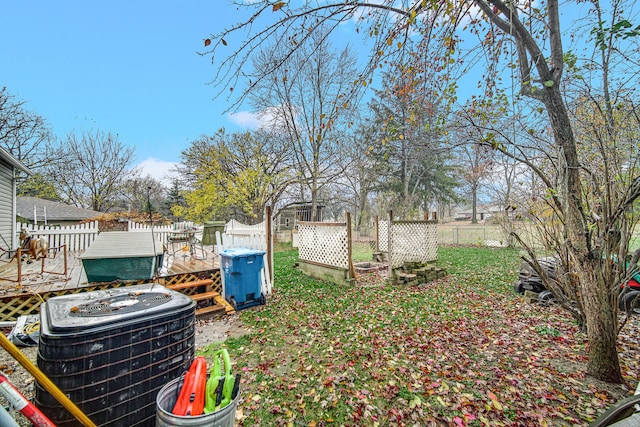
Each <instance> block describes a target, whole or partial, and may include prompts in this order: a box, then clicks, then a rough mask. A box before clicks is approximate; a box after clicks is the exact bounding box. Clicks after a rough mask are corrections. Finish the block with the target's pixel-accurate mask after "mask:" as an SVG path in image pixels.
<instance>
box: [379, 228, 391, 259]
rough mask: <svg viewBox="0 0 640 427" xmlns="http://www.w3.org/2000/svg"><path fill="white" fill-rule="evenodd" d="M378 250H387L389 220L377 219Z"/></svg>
mask: <svg viewBox="0 0 640 427" xmlns="http://www.w3.org/2000/svg"><path fill="white" fill-rule="evenodd" d="M378 250H379V251H380V252H389V221H378Z"/></svg>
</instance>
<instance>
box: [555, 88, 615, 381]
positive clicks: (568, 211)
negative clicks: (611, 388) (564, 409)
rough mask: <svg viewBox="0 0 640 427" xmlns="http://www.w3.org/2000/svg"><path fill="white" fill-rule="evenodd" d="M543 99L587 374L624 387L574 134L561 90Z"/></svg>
mask: <svg viewBox="0 0 640 427" xmlns="http://www.w3.org/2000/svg"><path fill="white" fill-rule="evenodd" d="M543 99H544V103H545V106H546V110H547V113H548V115H549V119H550V121H551V127H552V130H553V134H554V139H555V142H556V144H557V145H558V147H559V149H560V156H559V157H560V158H559V159H558V160H559V175H560V176H559V178H560V188H559V192H560V201H561V203H562V211H563V213H564V224H565V226H564V232H565V238H566V240H565V245H567V248H566V252H568V253H569V254H570V256H571V257H572V258H573V260H574V262H572V263H570V265H572V266H574V268H575V270H578V269H579V271H570V272H567V274H575V277H573V278H569V280H572V281H573V282H574V283H575V282H577V283H575V285H576V286H577V287H578V290H579V292H578V295H579V298H580V300H581V303H582V307H583V309H584V313H585V318H586V326H587V339H588V343H589V350H588V351H589V361H588V364H587V372H588V374H589V375H591V376H593V377H595V378H597V379H599V380H602V381H607V382H613V383H621V382H622V375H621V373H620V361H619V359H618V352H617V347H616V342H617V330H616V329H617V328H616V319H615V317H614V310H613V308H612V307H611V305H612V301H611V299H610V298H609V292H610V289H609V288H610V284H608V283H603V282H604V280H598V277H597V274H595V272H596V269H597V268H599V266H600V260H598V259H595V258H594V254H593V253H592V252H591V251H590V248H589V245H588V241H587V234H586V224H585V222H584V218H583V216H582V213H581V210H582V197H581V195H582V189H581V185H580V163H579V160H578V153H577V147H576V143H575V138H574V135H573V129H572V128H571V122H570V120H569V115H568V114H567V110H566V108H565V105H564V102H563V100H562V95H561V93H560V90H559V89H558V88H557V85H554V86H553V87H550V88H545V96H544V98H543ZM563 252H564V251H563ZM574 279H576V280H574Z"/></svg>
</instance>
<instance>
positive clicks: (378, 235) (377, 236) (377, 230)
mask: <svg viewBox="0 0 640 427" xmlns="http://www.w3.org/2000/svg"><path fill="white" fill-rule="evenodd" d="M376 252H380V223H379V218H378V215H376Z"/></svg>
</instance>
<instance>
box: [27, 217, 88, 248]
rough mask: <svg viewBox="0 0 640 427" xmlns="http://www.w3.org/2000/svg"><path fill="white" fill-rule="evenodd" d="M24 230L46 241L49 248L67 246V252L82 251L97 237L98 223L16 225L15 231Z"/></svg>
mask: <svg viewBox="0 0 640 427" xmlns="http://www.w3.org/2000/svg"><path fill="white" fill-rule="evenodd" d="M23 228H26V229H27V231H28V232H29V234H31V235H32V236H34V237H42V238H44V239H46V240H47V242H48V244H49V247H50V248H59V247H62V246H63V245H66V246H67V250H69V251H84V250H85V249H87V248H88V247H89V245H90V244H91V242H93V241H94V240H95V238H96V236H97V235H98V221H91V222H86V223H83V224H75V225H68V226H49V225H34V224H23V223H16V228H15V229H16V230H17V232H18V233H19V232H20V230H21V229H23Z"/></svg>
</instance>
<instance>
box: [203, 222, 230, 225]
mask: <svg viewBox="0 0 640 427" xmlns="http://www.w3.org/2000/svg"><path fill="white" fill-rule="evenodd" d="M225 224H226V222H224V221H205V223H204V225H217V226H224V225H225Z"/></svg>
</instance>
